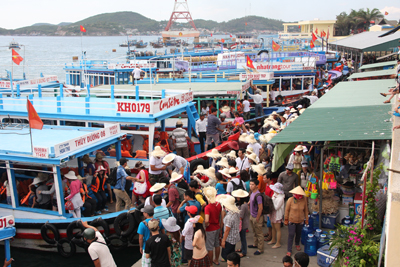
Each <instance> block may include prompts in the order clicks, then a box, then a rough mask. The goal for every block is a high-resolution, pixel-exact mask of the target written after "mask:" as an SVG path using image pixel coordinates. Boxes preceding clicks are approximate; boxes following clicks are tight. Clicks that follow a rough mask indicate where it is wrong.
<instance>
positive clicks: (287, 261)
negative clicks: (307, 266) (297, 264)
mask: <svg viewBox="0 0 400 267" xmlns="http://www.w3.org/2000/svg"><path fill="white" fill-rule="evenodd" d="M282 263H283V267H293V259H292V257H290V256H288V255H286V256H285V257H283V259H282Z"/></svg>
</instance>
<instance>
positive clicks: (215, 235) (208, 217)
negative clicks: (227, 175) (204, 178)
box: [203, 186, 222, 265]
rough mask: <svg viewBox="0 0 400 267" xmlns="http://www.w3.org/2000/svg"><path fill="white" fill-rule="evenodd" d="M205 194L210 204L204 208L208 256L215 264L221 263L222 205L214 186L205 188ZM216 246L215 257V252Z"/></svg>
mask: <svg viewBox="0 0 400 267" xmlns="http://www.w3.org/2000/svg"><path fill="white" fill-rule="evenodd" d="M203 194H204V196H205V197H206V198H207V201H208V205H207V206H206V207H205V208H204V214H205V225H206V237H207V238H206V249H207V251H208V257H209V258H210V260H211V261H213V263H214V264H217V265H219V253H220V243H219V237H220V229H221V225H220V215H221V211H222V207H221V205H220V204H219V203H218V202H216V201H215V197H216V195H217V190H216V189H215V188H214V187H211V186H210V187H206V188H203ZM214 248H215V257H213V252H214Z"/></svg>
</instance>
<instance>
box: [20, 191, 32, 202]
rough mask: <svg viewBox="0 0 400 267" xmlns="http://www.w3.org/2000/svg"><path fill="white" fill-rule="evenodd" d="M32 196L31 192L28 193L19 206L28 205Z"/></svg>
mask: <svg viewBox="0 0 400 267" xmlns="http://www.w3.org/2000/svg"><path fill="white" fill-rule="evenodd" d="M31 194H32V191H29V193H28V194H27V195H26V196H25V197H24V198H23V199H21V205H24V204H25V205H28V204H29V197H30V195H31Z"/></svg>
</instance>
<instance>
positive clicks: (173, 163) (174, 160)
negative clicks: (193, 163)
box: [162, 153, 190, 181]
mask: <svg viewBox="0 0 400 267" xmlns="http://www.w3.org/2000/svg"><path fill="white" fill-rule="evenodd" d="M162 163H163V164H164V165H166V166H167V167H168V166H170V168H169V169H168V172H169V174H170V175H172V173H173V172H176V173H178V174H181V175H183V177H184V178H185V180H186V181H190V164H189V162H188V161H187V160H186V159H184V158H182V157H181V156H178V155H175V154H174V153H169V154H168V155H166V156H165V157H164V158H163V160H162Z"/></svg>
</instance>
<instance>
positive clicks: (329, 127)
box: [271, 79, 395, 143]
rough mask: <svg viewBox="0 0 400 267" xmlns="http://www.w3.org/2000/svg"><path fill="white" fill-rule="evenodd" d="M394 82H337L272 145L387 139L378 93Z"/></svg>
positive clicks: (389, 129) (384, 111) (383, 108)
mask: <svg viewBox="0 0 400 267" xmlns="http://www.w3.org/2000/svg"><path fill="white" fill-rule="evenodd" d="M394 85H395V80H392V79H390V80H372V81H358V82H341V83H339V84H337V85H336V86H335V87H334V88H333V89H332V90H331V91H329V92H328V93H327V94H325V95H324V96H323V97H321V99H319V100H318V101H317V102H315V103H314V104H313V105H312V106H311V107H309V108H307V109H306V110H305V111H304V112H303V114H302V115H300V117H299V118H298V119H296V120H295V121H294V122H293V123H291V124H290V125H289V126H288V127H286V128H285V129H284V130H283V131H282V132H281V133H279V134H278V135H277V136H275V137H274V138H273V139H272V140H271V142H273V143H295V142H309V141H345V140H387V139H391V138H392V123H390V122H389V121H386V120H388V119H390V115H389V114H388V112H389V111H390V109H391V105H388V104H383V101H384V98H383V97H380V96H379V93H380V92H386V91H387V88H388V87H391V86H394Z"/></svg>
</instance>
